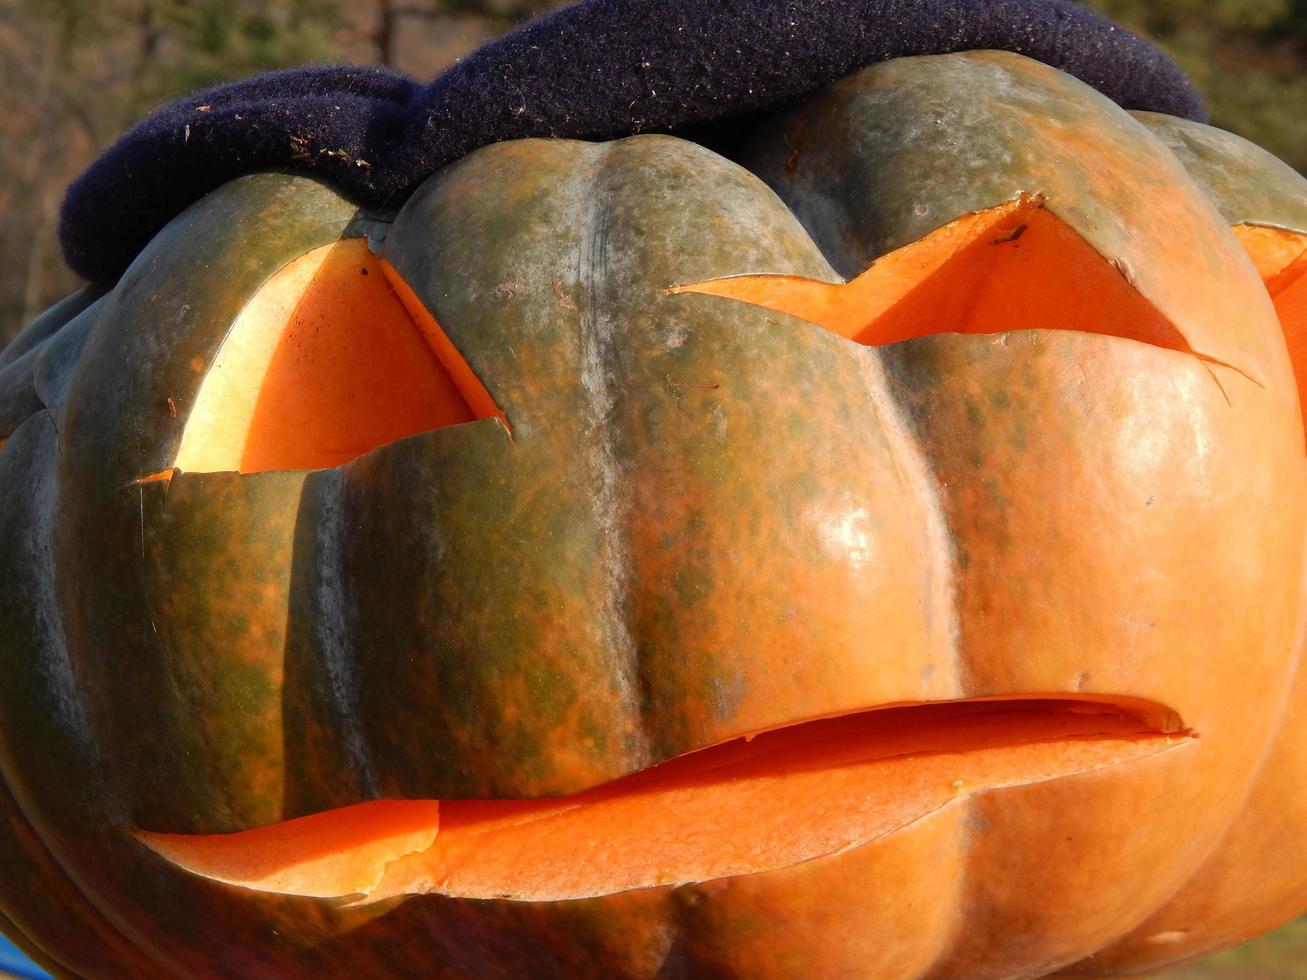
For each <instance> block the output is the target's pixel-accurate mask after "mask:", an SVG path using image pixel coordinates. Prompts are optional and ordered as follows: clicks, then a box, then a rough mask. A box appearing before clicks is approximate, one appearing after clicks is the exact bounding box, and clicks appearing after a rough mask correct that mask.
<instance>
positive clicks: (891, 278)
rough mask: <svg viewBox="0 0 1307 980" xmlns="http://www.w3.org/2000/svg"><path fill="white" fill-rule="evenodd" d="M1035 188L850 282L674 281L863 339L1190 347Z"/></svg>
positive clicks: (1122, 271) (775, 278)
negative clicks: (1081, 338)
mask: <svg viewBox="0 0 1307 980" xmlns="http://www.w3.org/2000/svg"><path fill="white" fill-rule="evenodd" d="M1130 275H1131V273H1130V270H1129V268H1122V267H1120V266H1118V265H1114V264H1112V263H1110V262H1108V261H1107V260H1105V259H1104V258H1103V257H1102V256H1101V255H1100V254H1099V253H1098V252H1096V251H1095V250H1094V248H1093V247H1092V246H1091V245H1090V244H1089V243H1088V242H1086V241H1085V240H1084V239H1083V238H1082V237H1081V236H1080V235H1079V234H1078V233H1077V232H1076V231H1075V230H1074V229H1072V228H1071V227H1070V226H1069V225H1067V224H1066V223H1064V222H1063V221H1062V220H1061V219H1059V218H1057V217H1056V216H1055V215H1053V214H1052V213H1051V212H1049V211H1048V210H1047V209H1046V208H1044V207H1043V202H1042V201H1041V200H1039V199H1037V198H1031V197H1027V196H1024V195H1023V196H1022V197H1020V198H1018V199H1017V200H1014V201H1010V202H1008V203H1007V204H1003V205H1000V206H999V207H996V208H990V209H988V210H985V211H980V212H977V213H975V214H969V215H965V216H963V217H961V218H959V219H957V220H956V221H953V222H951V223H950V224H947V225H945V226H944V227H942V228H940V229H938V230H937V231H934V232H932V233H931V234H929V235H927V236H926V237H925V238H923V239H921V240H920V241H917V242H914V243H912V244H910V245H906V246H904V247H903V248H900V249H898V250H897V251H894V252H890V253H889V254H887V255H884V256H882V257H881V258H879V259H877V260H876V262H874V263H873V264H872V265H871V267H870V268H868V269H867V271H866V272H864V273H862V274H861V275H860V276H858V277H857V278H855V279H853V280H851V281H849V282H847V283H836V284H832V283H825V282H819V281H816V280H812V279H804V278H802V277H798V276H784V275H759V276H733V277H729V278H725V279H714V280H711V281H709V282H701V283H696V284H694V285H689V286H681V287H678V288H677V289H676V290H675V291H676V292H695V293H706V294H708V295H712V296H724V297H729V298H732V299H738V300H741V301H743V302H746V303H752V304H754V305H757V306H763V307H766V308H768V309H772V310H776V311H778V312H782V313H789V314H792V315H794V316H797V317H800V318H802V319H805V320H808V321H809V322H812V323H816V324H818V325H820V326H823V327H826V328H827V329H828V330H831V331H834V332H835V333H837V334H839V335H840V336H842V337H848V338H849V339H851V340H855V341H857V342H858V343H861V344H866V345H879V344H892V343H895V342H897V341H901V340H909V339H912V338H914V337H923V336H926V335H928V334H937V333H1003V332H1006V331H1010V330H1031V329H1050V328H1051V329H1062V330H1076V331H1081V332H1085V333H1098V334H1107V335H1110V336H1114V337H1126V338H1129V339H1131V340H1138V341H1142V342H1144V343H1148V344H1152V345H1154V346H1157V347H1165V348H1169V349H1171V350H1177V351H1183V352H1186V353H1193V351H1192V348H1190V346H1189V344H1188V343H1187V342H1186V341H1185V339H1184V337H1183V336H1182V335H1181V334H1180V332H1179V331H1178V330H1177V329H1176V327H1175V326H1174V325H1173V324H1172V323H1171V322H1170V320H1168V319H1167V318H1166V317H1164V316H1163V315H1162V314H1161V313H1160V312H1158V310H1157V309H1156V307H1154V306H1153V305H1152V304H1151V303H1149V302H1148V301H1147V300H1146V299H1144V297H1143V296H1142V295H1140V293H1139V292H1138V291H1137V290H1136V289H1135V288H1134V286H1133V285H1132V284H1131V281H1130Z"/></svg>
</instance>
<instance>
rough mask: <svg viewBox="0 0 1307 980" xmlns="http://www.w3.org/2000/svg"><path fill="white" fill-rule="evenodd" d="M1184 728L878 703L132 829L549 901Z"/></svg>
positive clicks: (318, 878) (296, 887)
mask: <svg viewBox="0 0 1307 980" xmlns="http://www.w3.org/2000/svg"><path fill="white" fill-rule="evenodd" d="M1194 737H1195V736H1194V733H1193V732H1191V731H1187V730H1186V729H1185V728H1184V725H1183V723H1182V721H1181V720H1180V717H1179V716H1178V715H1177V714H1176V713H1175V712H1174V711H1172V710H1170V709H1169V708H1167V707H1166V706H1164V705H1160V704H1157V703H1155V702H1149V701H1142V700H1138V699H1133V698H1112V699H1107V698H1077V697H1070V696H1065V695H1030V696H1025V697H1017V698H979V699H969V700H963V701H949V702H931V703H919V704H911V705H891V706H885V707H880V708H876V709H872V710H869V711H862V712H858V713H854V714H847V715H841V716H838V717H834V718H825V719H818V720H814V721H808V722H804V723H801V724H795V725H789V726H786V727H784V728H778V729H774V730H771V731H767V732H762V733H759V734H756V735H751V736H747V737H744V738H737V739H733V740H731V741H729V742H724V743H721V744H719V745H714V746H711V747H709V748H706V749H701V750H699V751H697V752H692V753H689V754H687V755H683V756H679V757H677V758H674V759H671V760H669V761H667V762H664V763H662V764H660V765H657V766H653V767H651V768H649V769H645V770H642V771H640V772H636V773H633V774H630V775H627V776H624V777H622V778H620V779H617V780H614V781H612V782H609V783H605V784H603V785H600V786H595V787H592V788H590V789H587V790H585V791H583V792H580V793H576V794H573V795H570V796H563V797H552V798H542V799H515V800H440V801H436V800H382V801H373V802H370V803H362V804H358V805H355V806H348V807H343V808H341V809H337V810H330V811H327V812H324V813H318V814H314V815H312V816H307V817H301V818H298V819H294V820H287V821H284V822H282V823H278V824H274V825H271V826H268V827H262V828H257V829H254V830H246V831H241V832H238V833H233V834H212V835H183V834H164V833H151V832H148V831H140V832H138V834H137V836H138V837H139V839H140V840H142V841H143V842H144V843H145V844H146V845H148V846H149V847H150V848H152V849H153V850H154V851H156V852H157V853H158V854H160V855H161V856H163V857H164V858H166V859H167V860H169V861H171V862H172V863H174V864H176V865H178V866H179V867H182V868H184V869H186V870H188V871H191V872H193V873H195V874H199V875H203V876H205V877H208V878H213V879H216V880H218V881H223V882H227V883H229V884H234V885H239V886H242V887H245V888H251V889H255V890H258V891H264V892H273V893H278V894H287V895H299V896H305V897H317V898H350V899H353V900H354V901H355V902H356V903H360V904H361V903H367V902H375V901H380V900H382V899H386V898H393V897H396V896H400V895H414V894H425V893H435V894H441V895H448V896H457V897H464V898H482V899H485V898H498V899H512V900H517V901H559V900H563V899H573V898H588V897H594V896H599V895H607V894H612V893H615V892H621V891H629V890H632V889H637V888H648V887H653V886H659V885H681V884H687V883H690V882H695V881H705V880H710V879H714V878H723V877H728V876H733V875H743V874H755V873H759V872H764V871H772V870H777V869H779V868H784V867H788V866H790V865H794V864H798V863H800V862H803V861H807V860H811V859H813V858H817V857H821V856H824V855H828V854H834V853H837V852H840V851H844V850H847V849H849V848H852V847H857V846H858V845H861V844H865V843H867V842H868V841H871V840H874V839H876V838H878V837H882V836H884V835H887V834H891V833H893V832H894V831H896V830H900V829H902V828H903V827H906V826H907V825H909V824H911V823H913V822H914V821H917V820H919V819H921V818H922V817H925V816H926V815H928V814H930V813H933V812H934V811H936V810H938V809H940V808H942V807H945V806H948V805H950V804H951V803H954V802H955V801H958V800H960V799H964V798H966V797H968V796H970V795H972V794H975V793H979V792H984V791H987V790H993V789H1000V788H1002V787H1007V786H1019V785H1023V784H1028V783H1034V782H1041V781H1045V780H1051V779H1058V778H1061V777H1065V776H1069V775H1073V774H1076V773H1082V772H1088V771H1091V770H1095V769H1104V768H1108V767H1111V766H1117V765H1122V764H1124V763H1128V762H1133V761H1137V760H1140V759H1144V758H1147V757H1148V756H1152V755H1156V754H1158V753H1160V752H1164V751H1167V750H1169V749H1173V748H1176V747H1178V746H1180V745H1182V744H1185V743H1187V742H1190V741H1192V740H1193V738H1194Z"/></svg>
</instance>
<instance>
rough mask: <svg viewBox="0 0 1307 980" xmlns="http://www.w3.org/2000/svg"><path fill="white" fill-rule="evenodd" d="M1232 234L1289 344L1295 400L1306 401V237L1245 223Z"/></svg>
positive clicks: (1299, 233) (1238, 226) (1297, 233)
mask: <svg viewBox="0 0 1307 980" xmlns="http://www.w3.org/2000/svg"><path fill="white" fill-rule="evenodd" d="M1234 234H1235V237H1236V238H1238V239H1239V241H1240V243H1241V244H1242V245H1243V247H1244V248H1245V249H1246V250H1247V251H1248V255H1249V257H1250V258H1251V259H1252V260H1253V265H1255V266H1257V271H1258V272H1260V273H1261V275H1262V278H1263V279H1264V280H1265V281H1266V291H1267V292H1268V293H1270V295H1271V299H1272V300H1273V301H1274V303H1275V312H1276V314H1278V316H1279V317H1280V326H1282V327H1283V328H1284V339H1285V341H1286V342H1287V343H1288V345H1289V358H1290V359H1291V360H1292V361H1293V371H1294V377H1295V380H1296V381H1297V383H1298V393H1299V397H1300V398H1303V399H1307V235H1305V234H1302V233H1301V232H1295V231H1286V230H1284V229H1281V228H1267V227H1264V226H1261V225H1247V224H1245V225H1236V226H1235V227H1234Z"/></svg>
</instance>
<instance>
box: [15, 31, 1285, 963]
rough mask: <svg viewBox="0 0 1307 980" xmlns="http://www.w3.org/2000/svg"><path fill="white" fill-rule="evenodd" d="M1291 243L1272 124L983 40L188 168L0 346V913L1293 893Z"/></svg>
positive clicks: (183, 937) (750, 945) (1150, 907)
mask: <svg viewBox="0 0 1307 980" xmlns="http://www.w3.org/2000/svg"><path fill="white" fill-rule="evenodd" d="M1141 120H1142V121H1141ZM1173 150H1174V152H1173ZM1186 167H1187V168H1188V170H1186ZM1250 257H1251V260H1250ZM1305 273H1307V184H1305V183H1304V182H1303V180H1302V179H1301V178H1299V177H1298V176H1297V175H1296V174H1294V173H1293V172H1292V171H1289V170H1288V169H1287V168H1285V167H1284V166H1283V165H1282V164H1278V162H1276V161H1274V160H1273V159H1272V158H1270V157H1269V156H1267V155H1265V154H1264V153H1262V152H1261V151H1258V150H1256V149H1255V148H1251V147H1249V146H1248V145H1246V144H1243V143H1241V142H1239V141H1237V140H1235V139H1234V138H1232V137H1229V136H1227V135H1225V134H1221V133H1218V132H1217V131H1215V130H1211V129H1208V128H1206V127H1201V126H1198V125H1197V124H1188V123H1180V122H1177V121H1173V120H1169V119H1166V118H1158V117H1146V116H1141V117H1140V118H1139V119H1136V118H1134V117H1132V116H1131V115H1130V114H1128V113H1126V112H1124V111H1123V110H1121V109H1119V108H1117V107H1116V106H1115V105H1114V104H1113V103H1111V102H1110V101H1108V100H1107V99H1105V98H1104V97H1102V96H1100V95H1098V94H1097V93H1095V92H1094V91H1093V90H1092V89H1090V88H1088V87H1087V86H1085V85H1083V84H1081V83H1080V82H1077V81H1075V80H1073V79H1071V78H1070V77H1068V76H1066V75H1062V74H1060V73H1058V72H1056V71H1054V70H1053V69H1051V68H1047V67H1044V66H1042V65H1040V64H1037V63H1035V62H1032V61H1027V60H1025V59H1023V58H1021V57H1019V56H1016V55H1010V54H998V53H992V52H979V53H975V52H973V53H967V54H958V55H944V56H932V57H923V58H910V59H901V60H898V61H892V62H888V63H885V64H882V65H879V66H876V67H873V68H869V69H866V70H864V71H862V72H860V73H858V74H856V75H853V76H851V77H849V78H846V79H845V80H843V81H841V82H839V83H837V84H836V85H834V86H832V87H831V88H829V89H828V90H826V91H824V92H822V93H820V94H818V95H817V96H816V97H815V98H813V99H812V100H810V101H809V102H808V103H807V104H805V105H803V106H801V107H799V108H797V109H794V110H793V111H790V112H788V113H786V114H782V115H778V116H776V117H774V118H772V119H770V120H767V121H766V122H765V123H764V124H763V125H762V126H761V127H760V129H759V130H758V132H757V134H756V136H755V138H754V140H753V141H752V143H751V144H750V145H749V146H748V148H747V149H746V150H745V151H744V152H743V153H742V154H740V156H739V158H738V159H735V160H728V159H726V158H724V157H722V156H719V155H717V154H716V153H714V152H712V151H710V150H708V149H706V148H704V147H702V146H699V145H696V144H694V143H691V142H687V141H685V140H681V139H676V138H672V137H667V136H641V137H634V138H630V139H624V140H619V141H614V142H608V143H581V142H569V141H562V140H556V141H545V140H527V141H517V142H508V143H502V144H498V145H494V146H490V147H486V148H484V149H481V150H478V151H476V152H474V153H472V154H471V155H469V156H468V157H466V158H464V159H463V160H461V161H459V162H458V163H456V164H453V165H451V166H449V167H447V168H446V169H444V170H442V171H440V172H438V173H437V174H435V175H434V176H432V177H431V178H430V179H429V180H428V181H427V182H426V183H425V184H423V185H422V186H421V187H420V188H419V189H418V190H417V192H416V193H414V194H413V195H412V197H411V198H409V199H408V200H407V201H406V202H405V203H404V204H403V206H402V207H400V208H399V210H398V212H397V213H393V214H381V213H366V212H360V210H359V209H358V208H357V207H355V206H354V205H352V204H350V203H349V202H348V201H347V200H346V199H345V198H344V197H342V196H341V195H339V194H338V193H337V192H336V191H335V190H333V189H332V188H331V187H330V186H328V185H326V184H324V183H322V182H320V181H316V180H313V179H309V178H306V177H302V176H294V175H290V174H283V173H261V174H254V175H250V176H246V177H243V178H240V179H238V180H234V181H232V182H230V183H229V184H227V185H225V186H223V187H222V188H220V189H219V190H217V191H216V192H214V193H212V194H210V195H209V196H208V197H206V198H205V199H204V200H202V201H201V202H199V203H198V204H196V205H194V206H193V207H191V208H190V209H189V210H188V211H186V212H185V213H184V214H183V215H182V216H181V217H179V218H177V219H176V220H174V221H173V222H172V223H171V224H170V225H169V226H168V227H167V228H166V229H165V230H164V231H163V232H161V233H160V234H159V235H158V236H157V237H156V239H155V240H154V241H153V242H152V243H151V245H150V246H149V247H148V248H147V249H146V250H145V251H144V252H143V253H142V254H141V255H140V256H139V257H138V258H137V260H136V262H135V263H134V264H133V265H132V267H131V268H130V269H129V270H128V271H127V273H126V274H125V275H124V276H123V277H122V278H121V280H120V281H119V282H118V283H117V284H116V285H115V286H113V288H112V289H111V290H109V291H108V292H105V293H103V294H91V293H88V294H84V295H81V296H79V297H77V298H74V299H72V300H69V301H67V302H66V303H65V304H62V305H61V306H59V307H56V308H55V309H54V310H52V311H51V312H50V313H49V314H47V315H46V317H43V318H42V319H41V320H38V321H37V322H36V323H35V324H33V325H32V326H31V327H30V328H29V329H28V330H27V331H26V332H25V333H24V334H23V335H21V336H20V337H19V339H18V340H16V341H15V342H14V344H13V345H12V346H11V347H10V348H9V349H8V350H7V351H5V352H4V354H3V355H0V436H3V437H4V438H5V442H4V444H3V447H2V448H0V579H2V580H3V582H4V588H3V589H0V773H2V774H3V779H2V780H0V928H3V929H4V931H5V932H7V933H9V934H11V935H13V936H14V937H15V939H16V940H17V941H19V942H20V943H21V944H22V945H23V946H24V947H25V948H26V949H28V950H29V951H30V952H31V953H32V955H33V956H34V957H35V958H37V959H38V960H39V961H40V962H42V963H44V964H45V965H47V966H48V968H50V969H51V970H52V971H54V972H55V973H57V974H59V975H61V976H76V977H88V978H90V977H111V978H139V977H183V976H194V977H256V976H257V977H279V978H280V977H287V978H291V977H315V978H316V977H334V976H339V977H382V976H424V977H438V978H466V977H475V978H489V977H528V976H529V977H568V978H581V977H585V978H589V977H593V978H647V980H655V978H659V980H672V978H683V977H684V978H688V977H721V976H733V977H743V978H751V980H752V978H793V977H812V978H839V980H845V978H875V980H892V978H903V980H908V978H929V977H937V978H945V977H967V978H1008V977H1011V978H1015V977H1033V976H1044V975H1061V976H1085V977H1088V976H1108V975H1111V976H1122V975H1131V974H1139V973H1144V972H1147V971H1149V970H1154V969H1158V968H1161V967H1163V966H1166V965H1168V964H1171V963H1176V962H1181V961H1184V960H1186V959H1189V958H1192V957H1196V956H1199V955H1202V954H1204V953H1206V952H1209V951H1211V950H1213V949H1216V948H1219V947H1221V946H1223V945H1226V944H1229V943H1232V942H1237V941H1239V940H1241V939H1243V938H1245V937H1247V936H1250V935H1253V934H1255V933H1256V932H1259V931H1262V930H1265V929H1267V928H1270V927H1272V926H1274V925H1276V924H1278V923H1279V922H1282V921H1284V920H1286V919H1288V918H1290V917H1292V916H1294V915H1296V914H1299V913H1300V912H1301V911H1303V909H1304V907H1307V851H1304V850H1303V848H1302V847H1301V846H1300V841H1301V839H1302V834H1303V831H1304V829H1305V828H1307V779H1304V778H1303V774H1304V767H1305V766H1307V738H1305V736H1304V732H1307V727H1304V726H1305V725H1307V717H1304V715H1305V713H1307V679H1305V678H1304V672H1303V671H1302V670H1300V669H1299V664H1300V661H1301V658H1302V645H1303V629H1304V610H1305V606H1304V601H1303V586H1304V539H1305V535H1307V470H1305V468H1304V434H1303V424H1302V415H1301V411H1300V408H1299V394H1298V385H1297V384H1296V383H1295V363H1296V369H1297V372H1298V374H1297V376H1298V377H1299V378H1304V377H1307V357H1304V356H1302V355H1303V354H1304V353H1307V351H1305V350H1304V349H1305V348H1307V298H1305V297H1307V274H1305ZM1286 336H1287V338H1288V339H1287V343H1286Z"/></svg>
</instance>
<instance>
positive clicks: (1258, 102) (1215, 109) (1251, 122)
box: [1084, 0, 1307, 174]
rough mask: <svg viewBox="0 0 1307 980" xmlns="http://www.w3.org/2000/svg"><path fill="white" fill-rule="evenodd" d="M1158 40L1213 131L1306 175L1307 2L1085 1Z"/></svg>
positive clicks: (1218, 0) (1090, 5)
mask: <svg viewBox="0 0 1307 980" xmlns="http://www.w3.org/2000/svg"><path fill="white" fill-rule="evenodd" d="M1084 2H1085V5H1086V6H1088V7H1092V8H1093V9H1095V10H1098V11H1099V12H1101V13H1104V14H1106V15H1107V16H1108V17H1111V18H1112V19H1113V20H1115V21H1117V22H1119V23H1121V24H1123V25H1125V26H1126V27H1129V28H1130V29H1132V30H1134V31H1135V32H1136V33H1139V34H1143V35H1144V36H1146V37H1149V38H1151V39H1153V40H1154V41H1156V42H1157V43H1158V44H1159V45H1161V47H1162V48H1163V49H1165V50H1166V52H1167V53H1168V54H1170V55H1171V57H1173V58H1174V59H1175V60H1176V61H1177V62H1178V63H1179V64H1180V66H1181V67H1182V68H1183V69H1184V70H1185V71H1186V72H1188V73H1189V77H1190V78H1192V79H1193V82H1194V85H1195V86H1197V88H1198V90H1199V91H1200V92H1202V94H1203V97H1204V98H1205V99H1206V100H1207V104H1208V107H1209V108H1210V109H1211V113H1212V123H1213V125H1216V126H1219V127H1221V128H1222V129H1228V130H1230V131H1231V132H1235V133H1238V134H1239V135H1241V136H1246V137H1247V138H1248V139H1251V140H1252V141H1253V142H1255V143H1259V144H1261V145H1262V146H1264V147H1266V148H1267V149H1268V150H1270V151H1271V152H1272V153H1274V154H1275V155H1276V156H1278V157H1280V158H1281V159H1283V160H1285V161H1286V162H1287V163H1289V164H1291V165H1292V166H1294V167H1296V168H1297V169H1298V170H1299V171H1300V172H1302V173H1304V174H1307V0H1084Z"/></svg>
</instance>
